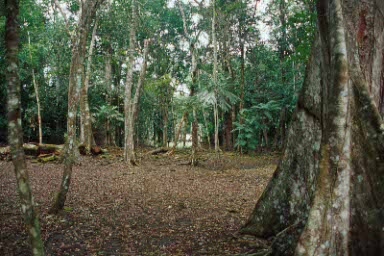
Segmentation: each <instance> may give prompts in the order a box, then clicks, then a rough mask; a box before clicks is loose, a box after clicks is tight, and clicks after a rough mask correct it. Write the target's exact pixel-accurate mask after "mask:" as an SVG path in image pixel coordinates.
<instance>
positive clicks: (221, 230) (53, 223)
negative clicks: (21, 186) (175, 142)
mask: <svg viewBox="0 0 384 256" xmlns="http://www.w3.org/2000/svg"><path fill="white" fill-rule="evenodd" d="M141 156H143V157H142V159H141V162H140V164H139V165H138V166H135V167H131V166H128V165H126V164H124V163H123V161H122V157H121V152H120V151H118V150H115V151H113V152H111V154H110V155H107V156H98V157H91V156H86V157H82V161H81V165H79V166H76V167H75V168H74V170H73V174H72V182H71V185H70V191H69V194H68V197H67V202H66V207H65V209H64V211H62V212H61V213H60V214H59V215H57V216H54V215H49V214H48V209H49V206H50V205H51V204H52V201H53V198H54V194H55V192H56V191H57V190H58V188H59V183H60V181H61V177H62V171H63V167H62V165H61V164H60V163H56V162H51V163H46V164H41V163H37V162H35V161H33V160H28V161H27V162H28V170H29V175H30V179H31V184H32V189H33V194H34V198H35V202H36V204H37V207H36V208H37V209H38V211H39V214H40V219H41V228H42V237H43V239H44V244H45V248H46V252H47V255H55V256H56V255H57V256H59V255H236V254H244V253H247V252H251V251H252V250H253V249H252V248H250V247H249V245H247V244H244V243H242V242H241V240H240V239H239V236H238V230H239V229H240V227H241V226H242V225H243V224H244V223H245V221H246V220H247V218H248V217H249V215H250V214H251V212H252V210H253V208H254V206H255V203H256V201H257V199H258V198H259V196H260V195H261V193H262V191H263V190H264V188H265V186H266V184H267V182H268V180H269V179H270V177H271V175H272V174H273V171H274V170H275V167H276V164H277V161H278V160H277V159H278V155H277V154H261V155H257V156H253V157H250V156H242V157H240V156H237V155H236V154H234V153H224V155H222V157H221V159H220V160H218V161H214V160H213V159H214V155H213V154H210V153H207V152H203V153H200V156H199V157H200V162H199V165H198V166H197V167H193V168H192V167H191V166H189V165H187V164H186V163H187V162H188V155H187V152H186V151H179V152H178V153H177V154H176V155H174V156H172V157H167V156H164V155H157V156H149V155H145V154H141ZM18 201H19V200H18V195H17V192H16V182H15V177H14V172H13V166H12V163H11V162H6V161H0V231H1V232H0V255H4V256H7V255H31V253H30V247H29V244H28V236H27V233H26V232H25V228H24V221H23V219H22V215H21V211H20V209H19V208H20V207H19V203H18Z"/></svg>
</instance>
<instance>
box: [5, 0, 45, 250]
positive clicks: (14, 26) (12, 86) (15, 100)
mask: <svg viewBox="0 0 384 256" xmlns="http://www.w3.org/2000/svg"><path fill="white" fill-rule="evenodd" d="M18 14H19V4H18V1H15V0H8V1H7V2H6V15H7V21H6V28H5V29H6V32H5V47H6V56H5V58H6V63H7V69H6V82H7V93H8V102H7V107H8V136H9V144H10V150H11V157H12V162H13V165H14V167H15V175H16V181H17V189H18V192H19V197H20V204H21V211H22V213H23V215H24V219H25V224H26V230H27V232H28V234H29V239H30V242H31V246H32V253H33V255H35V256H42V255H45V253H44V247H43V242H42V240H41V234H40V223H39V217H38V215H37V213H36V211H35V209H34V203H33V196H32V190H31V187H30V184H29V177H28V171H27V165H26V162H25V155H24V150H23V131H22V127H21V117H20V114H21V102H20V101H21V86H20V80H19V60H18V53H19V40H20V39H19V22H18V17H17V16H18Z"/></svg>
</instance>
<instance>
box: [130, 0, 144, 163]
mask: <svg viewBox="0 0 384 256" xmlns="http://www.w3.org/2000/svg"><path fill="white" fill-rule="evenodd" d="M132 5H133V6H132V17H136V10H135V9H136V7H135V6H136V1H135V0H133V1H132ZM132 20H134V19H132ZM135 38H136V33H135V26H134V25H133V26H132V27H131V35H130V51H131V52H130V57H129V63H128V65H127V67H128V71H127V80H126V81H127V82H126V91H125V93H126V94H125V102H124V105H125V107H124V112H125V144H124V145H125V147H124V159H125V161H126V162H127V163H128V162H129V163H132V164H135V162H136V155H135V141H134V136H135V123H136V120H137V117H138V111H139V99H140V95H141V89H142V87H143V86H144V81H145V74H146V72H147V60H148V53H149V40H144V56H143V57H144V60H143V66H142V68H141V71H140V77H139V81H138V83H137V87H136V92H135V96H134V98H133V100H132V85H133V60H134V59H133V58H134V56H133V50H134V46H135V43H134V42H135Z"/></svg>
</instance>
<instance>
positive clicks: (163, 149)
mask: <svg viewBox="0 0 384 256" xmlns="http://www.w3.org/2000/svg"><path fill="white" fill-rule="evenodd" d="M168 151H169V149H168V148H164V147H162V148H157V149H154V150H151V151H148V152H147V153H146V155H158V154H164V153H167V152H168Z"/></svg>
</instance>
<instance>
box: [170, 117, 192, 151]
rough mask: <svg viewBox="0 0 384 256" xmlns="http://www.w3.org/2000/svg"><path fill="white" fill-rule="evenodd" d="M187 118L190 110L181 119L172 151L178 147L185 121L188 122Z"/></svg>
mask: <svg viewBox="0 0 384 256" xmlns="http://www.w3.org/2000/svg"><path fill="white" fill-rule="evenodd" d="M187 118H188V112H185V113H184V115H183V117H182V118H181V120H180V123H179V128H178V129H177V132H176V135H175V141H174V144H173V147H172V150H171V152H172V153H173V152H174V151H175V149H176V147H177V143H178V142H179V138H180V134H181V130H182V128H183V123H185V124H186V123H187Z"/></svg>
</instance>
